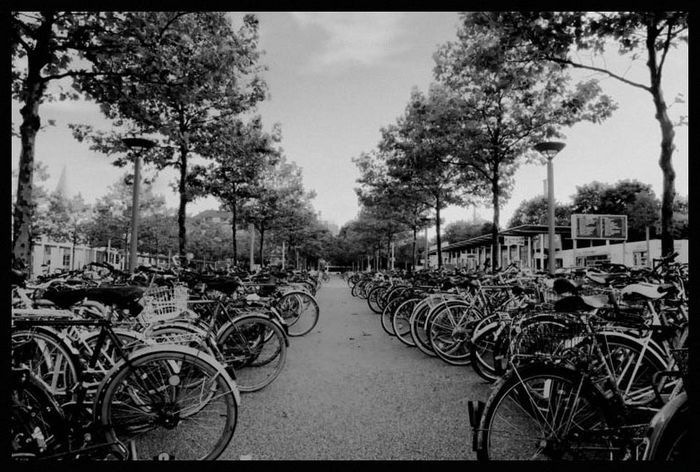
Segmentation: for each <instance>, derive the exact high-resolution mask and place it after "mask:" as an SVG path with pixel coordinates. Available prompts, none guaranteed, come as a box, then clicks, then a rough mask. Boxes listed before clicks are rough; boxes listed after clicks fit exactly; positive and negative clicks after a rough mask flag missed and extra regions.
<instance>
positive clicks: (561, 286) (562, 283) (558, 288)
mask: <svg viewBox="0 0 700 472" xmlns="http://www.w3.org/2000/svg"><path fill="white" fill-rule="evenodd" d="M580 286H581V284H579V283H577V282H574V281H573V280H571V279H564V278H558V279H554V284H553V286H552V288H553V289H554V291H555V292H556V293H557V294H558V295H561V294H562V293H576V292H577V291H578V289H579V287H580Z"/></svg>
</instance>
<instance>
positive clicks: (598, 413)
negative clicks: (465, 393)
mask: <svg viewBox="0 0 700 472" xmlns="http://www.w3.org/2000/svg"><path fill="white" fill-rule="evenodd" d="M613 423H614V421H613V420H612V413H611V412H610V411H609V408H608V405H607V403H606V402H605V400H604V398H603V397H602V396H601V395H600V394H599V393H598V392H597V391H596V390H595V388H594V387H593V386H592V385H591V384H590V383H589V382H588V381H587V380H586V378H585V377H583V376H582V375H581V374H580V373H578V372H576V371H575V370H573V369H568V368H564V367H560V366H555V365H552V364H549V365H543V364H539V363H532V364H528V365H526V366H523V367H521V368H518V369H517V370H512V371H509V372H508V373H507V374H506V375H505V376H503V378H502V379H501V380H500V381H499V382H498V383H496V384H495V385H494V389H493V390H492V393H491V395H490V396H489V398H488V400H487V402H486V405H485V406H484V410H483V413H482V415H481V420H480V424H479V428H478V430H477V432H476V434H477V438H476V444H477V458H478V459H479V460H550V459H554V460H584V459H587V460H609V459H611V458H613V457H614V456H615V455H616V448H615V447H614V445H613V444H611V443H610V441H609V440H608V439H606V437H605V435H604V434H603V431H604V430H605V429H607V428H608V427H609V426H612V424H613Z"/></svg>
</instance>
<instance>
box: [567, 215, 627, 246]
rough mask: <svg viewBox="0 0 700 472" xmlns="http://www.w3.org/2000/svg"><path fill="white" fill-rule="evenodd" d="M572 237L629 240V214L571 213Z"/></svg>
mask: <svg viewBox="0 0 700 472" xmlns="http://www.w3.org/2000/svg"><path fill="white" fill-rule="evenodd" d="M571 239H602V240H610V241H626V240H627V215H593V214H582V213H576V214H573V215H571Z"/></svg>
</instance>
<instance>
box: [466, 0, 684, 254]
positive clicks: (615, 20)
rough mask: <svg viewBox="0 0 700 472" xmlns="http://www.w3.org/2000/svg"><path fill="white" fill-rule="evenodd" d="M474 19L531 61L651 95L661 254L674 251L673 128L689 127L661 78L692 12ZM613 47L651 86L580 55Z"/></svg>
mask: <svg viewBox="0 0 700 472" xmlns="http://www.w3.org/2000/svg"><path fill="white" fill-rule="evenodd" d="M473 18H474V20H475V21H476V22H477V23H478V24H479V25H481V26H483V27H487V28H490V29H493V30H497V31H499V32H501V41H502V42H503V44H505V45H506V46H508V45H515V46H517V47H518V48H519V49H520V50H521V51H522V52H523V57H524V58H526V59H528V60H534V61H537V62H538V63H551V64H558V65H561V66H563V67H570V68H579V69H584V70H589V71H593V72H596V73H599V74H602V75H604V76H606V77H610V78H613V79H615V80H618V81H620V82H622V83H624V84H627V85H629V86H631V87H634V88H636V89H639V90H644V91H646V92H648V93H649V94H650V96H651V99H652V102H653V104H654V118H655V119H656V120H657V121H658V123H659V128H660V131H661V142H660V148H661V149H660V155H659V167H660V168H661V171H662V174H663V192H662V198H661V246H662V253H663V254H664V255H667V254H669V253H671V252H673V235H672V234H671V228H672V225H673V201H674V198H675V195H676V191H675V178H676V174H675V170H674V169H673V164H672V157H673V152H674V150H675V144H674V138H675V130H674V128H675V126H677V125H679V124H685V117H681V121H680V122H679V123H674V122H673V121H672V120H671V118H670V117H669V115H668V104H667V101H666V98H665V96H664V91H663V88H662V78H663V71H664V65H665V64H666V59H667V56H668V54H669V52H670V51H671V50H672V49H675V48H676V47H677V46H678V45H679V44H680V43H684V42H685V43H687V40H688V11H662V10H654V11H626V12H609V11H608V12H582V11H565V12H552V11H519V12H483V13H480V14H474V15H473ZM612 47H616V48H617V52H618V53H619V54H620V55H623V56H626V57H629V58H631V59H632V60H638V59H639V60H642V61H644V63H645V65H646V67H647V69H648V71H649V75H648V77H649V81H648V82H646V83H643V82H635V81H633V80H630V79H629V78H627V77H625V71H617V70H614V69H612V68H611V67H609V66H608V65H607V64H605V62H602V63H598V64H596V63H593V62H591V63H586V62H584V61H582V60H581V59H580V58H581V57H582V56H581V55H579V53H580V52H581V51H585V52H586V53H592V55H593V56H594V57H597V56H600V55H602V54H603V53H604V52H605V51H606V50H609V49H610V48H612ZM587 55H590V54H587Z"/></svg>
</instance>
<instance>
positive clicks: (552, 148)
mask: <svg viewBox="0 0 700 472" xmlns="http://www.w3.org/2000/svg"><path fill="white" fill-rule="evenodd" d="M564 146H566V144H564V143H560V142H556V141H545V142H543V143H538V144H536V145H535V150H536V151H538V152H540V153H541V154H542V155H544V156H545V157H546V158H547V209H548V210H549V211H548V213H549V214H548V217H547V225H548V230H549V254H548V258H547V260H548V271H549V273H550V275H553V274H554V166H553V164H552V159H554V156H556V155H557V154H559V151H561V150H562V149H564ZM543 249H544V248H543Z"/></svg>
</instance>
